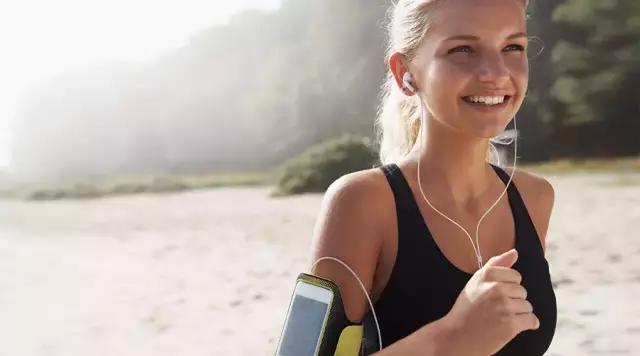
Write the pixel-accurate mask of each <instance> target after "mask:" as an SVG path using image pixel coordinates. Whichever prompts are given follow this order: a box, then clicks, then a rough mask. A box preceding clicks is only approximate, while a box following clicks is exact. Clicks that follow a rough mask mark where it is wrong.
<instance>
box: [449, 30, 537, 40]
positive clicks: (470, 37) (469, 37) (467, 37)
mask: <svg viewBox="0 0 640 356" xmlns="http://www.w3.org/2000/svg"><path fill="white" fill-rule="evenodd" d="M519 37H527V34H526V33H524V32H517V33H514V34H512V35H510V36H509V37H507V40H512V39H514V38H519ZM454 40H469V41H478V40H480V37H477V36H473V35H456V36H451V37H449V38H447V39H445V41H454Z"/></svg>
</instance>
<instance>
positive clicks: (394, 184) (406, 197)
mask: <svg viewBox="0 0 640 356" xmlns="http://www.w3.org/2000/svg"><path fill="white" fill-rule="evenodd" d="M380 168H381V169H382V171H383V172H384V175H385V177H386V178H387V181H389V185H390V186H391V190H392V191H393V196H394V200H395V202H396V213H397V217H398V220H399V221H398V223H400V220H401V219H404V218H405V217H406V216H411V215H412V214H413V213H414V210H413V209H414V208H413V206H412V205H411V202H412V201H413V196H412V193H411V189H407V188H408V185H407V183H406V181H405V179H404V177H403V176H402V172H401V171H400V167H398V165H397V164H395V163H388V164H385V165H383V166H381V167H380ZM401 213H402V214H401Z"/></svg>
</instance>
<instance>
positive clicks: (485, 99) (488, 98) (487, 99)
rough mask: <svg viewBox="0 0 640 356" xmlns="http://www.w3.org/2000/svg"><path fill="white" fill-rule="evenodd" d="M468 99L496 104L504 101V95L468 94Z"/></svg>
mask: <svg viewBox="0 0 640 356" xmlns="http://www.w3.org/2000/svg"><path fill="white" fill-rule="evenodd" d="M468 99H469V101H471V102H473V103H484V104H485V105H496V104H502V103H503V102H504V96H470V97H468Z"/></svg>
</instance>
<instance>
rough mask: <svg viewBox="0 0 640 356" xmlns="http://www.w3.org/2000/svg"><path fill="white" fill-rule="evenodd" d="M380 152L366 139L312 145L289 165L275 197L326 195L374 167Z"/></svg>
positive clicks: (341, 138) (358, 138) (334, 140)
mask: <svg viewBox="0 0 640 356" xmlns="http://www.w3.org/2000/svg"><path fill="white" fill-rule="evenodd" d="M378 162H379V161H378V152H377V150H376V149H375V147H374V146H373V145H372V143H371V140H370V139H368V138H366V137H358V136H353V135H343V136H342V137H340V138H337V139H332V140H329V141H326V142H323V143H320V144H318V145H315V146H312V147H310V148H309V149H307V150H306V151H305V152H303V153H301V154H300V155H298V156H296V157H294V158H292V159H290V160H289V161H287V162H286V163H285V168H284V170H283V173H282V175H281V177H280V178H279V179H278V182H277V187H276V189H275V191H274V192H272V193H271V195H272V196H281V195H290V194H299V193H306V192H324V191H326V190H327V188H328V187H329V185H331V183H333V181H335V180H336V179H338V178H339V177H341V176H343V175H345V174H348V173H351V172H355V171H359V170H363V169H369V168H373V167H375V166H376V165H377V164H378Z"/></svg>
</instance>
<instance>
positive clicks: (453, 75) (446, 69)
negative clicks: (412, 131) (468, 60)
mask: <svg viewBox="0 0 640 356" xmlns="http://www.w3.org/2000/svg"><path fill="white" fill-rule="evenodd" d="M425 79H426V83H429V84H428V88H427V92H426V94H427V103H428V106H429V108H431V110H432V111H433V114H434V115H436V116H442V114H443V113H451V112H452V110H453V109H452V106H454V105H456V104H457V103H456V101H457V99H458V94H459V93H461V91H462V90H463V89H464V87H465V84H466V83H467V81H468V79H469V73H468V72H467V70H466V69H465V68H461V67H460V66H457V65H452V64H450V63H446V62H437V63H434V64H433V65H432V66H431V67H430V68H429V71H428V72H427V78H425ZM439 114H440V115H439Z"/></svg>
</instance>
